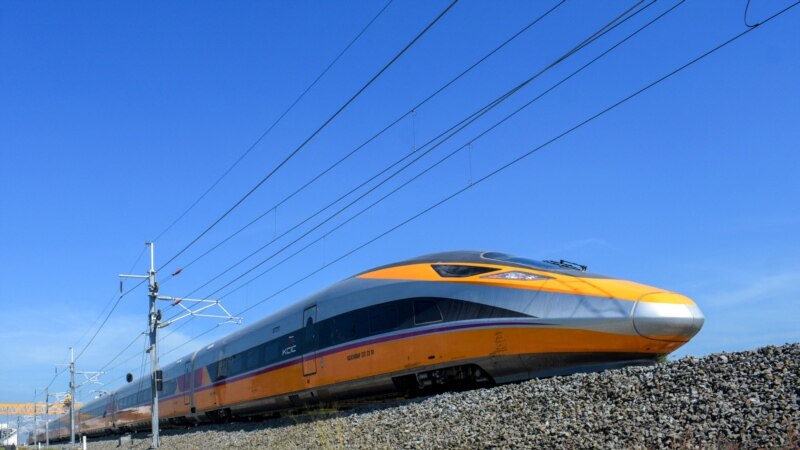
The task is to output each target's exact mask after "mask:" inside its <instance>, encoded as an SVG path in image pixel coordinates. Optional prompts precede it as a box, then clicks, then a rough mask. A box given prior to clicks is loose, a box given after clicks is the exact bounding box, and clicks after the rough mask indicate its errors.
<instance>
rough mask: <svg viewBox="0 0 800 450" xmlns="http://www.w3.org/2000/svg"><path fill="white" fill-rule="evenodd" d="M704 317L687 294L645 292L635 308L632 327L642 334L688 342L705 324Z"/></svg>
mask: <svg viewBox="0 0 800 450" xmlns="http://www.w3.org/2000/svg"><path fill="white" fill-rule="evenodd" d="M704 321H705V317H704V316H703V313H702V312H700V308H698V307H697V305H696V304H695V303H694V302H693V301H691V300H690V299H689V298H688V297H685V296H683V295H680V294H674V293H669V292H655V293H651V294H645V295H643V296H642V297H640V298H639V300H638V301H637V302H636V305H635V306H634V310H633V327H634V328H635V329H636V332H637V333H639V334H640V335H641V336H643V337H646V338H649V339H657V340H661V341H680V342H686V341H688V340H689V339H691V338H692V337H693V336H694V335H695V334H697V332H698V331H700V328H702V327H703V322H704Z"/></svg>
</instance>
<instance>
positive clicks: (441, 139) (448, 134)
mask: <svg viewBox="0 0 800 450" xmlns="http://www.w3.org/2000/svg"><path fill="white" fill-rule="evenodd" d="M641 3H643V1H639V2H638V3H636V4H634V5H633V6H632V7H630V8H628V9H626V10H625V11H623V12H622V13H621V14H619V15H617V16H616V17H614V18H613V19H612V20H611V21H609V22H608V23H607V24H605V25H603V26H602V27H601V28H600V29H598V30H597V31H595V32H593V33H592V34H591V35H589V36H588V37H587V38H585V39H584V40H582V41H581V42H580V43H579V44H577V45H576V46H575V47H573V48H572V49H570V50H569V51H567V52H566V53H565V54H564V55H562V56H559V57H558V58H556V59H555V60H554V61H553V62H552V63H550V64H548V65H546V66H545V67H544V68H543V69H541V70H539V71H538V72H536V73H535V74H534V75H532V76H530V77H528V78H527V79H526V80H524V81H522V82H521V83H519V84H517V85H516V86H514V87H513V88H511V89H510V90H508V91H506V92H505V93H504V94H502V95H500V96H499V97H497V98H496V99H494V100H492V101H490V102H489V103H487V104H486V105H484V106H483V107H481V108H479V109H478V110H476V111H475V112H473V113H472V114H470V115H468V116H467V117H466V118H465V119H463V120H461V121H459V122H457V123H456V124H454V125H452V126H451V127H449V128H448V129H447V130H445V131H443V132H441V133H440V134H439V135H437V136H436V137H434V138H432V139H430V140H429V141H428V142H426V143H425V144H424V145H422V147H420V148H419V149H418V150H417V151H416V152H414V153H411V154H407V155H404V156H402V157H401V158H400V159H398V160H396V161H394V162H393V163H391V164H390V165H389V166H387V167H386V168H384V169H383V170H381V171H379V172H378V173H377V174H375V175H373V176H372V177H370V178H369V179H367V180H366V181H364V182H362V183H361V184H359V185H358V186H356V187H354V188H352V189H351V190H350V191H349V192H347V193H345V194H344V195H342V196H340V197H338V198H337V199H335V200H333V201H332V202H330V203H329V204H327V205H326V206H324V207H322V208H320V209H319V210H318V211H317V212H315V213H314V214H312V215H311V216H309V217H307V218H306V219H304V220H303V221H301V222H299V223H298V224H296V225H295V226H293V227H291V228H290V229H288V230H287V231H285V232H284V233H282V234H281V235H279V236H276V237H275V238H273V239H272V240H270V241H269V242H267V243H266V244H264V245H262V246H261V247H260V248H258V249H257V250H255V251H254V252H251V253H250V254H249V255H247V256H245V257H244V258H242V259H240V260H239V261H238V262H236V263H235V264H233V265H231V266H229V267H228V268H226V269H225V270H223V271H222V272H220V273H219V274H217V275H216V276H214V277H213V278H211V279H210V280H209V281H207V282H205V283H204V284H203V285H201V286H200V287H198V288H195V289H194V290H193V291H192V292H190V293H189V294H187V295H186V296H187V297H188V296H190V295H192V294H194V293H195V292H197V291H198V290H199V289H201V288H203V287H205V286H206V285H208V284H209V283H211V282H213V281H215V280H216V279H218V278H219V277H221V276H222V275H224V274H226V273H227V272H229V271H230V270H232V269H233V268H235V267H237V266H238V265H239V264H241V263H243V262H244V261H246V260H247V259H249V258H250V257H252V256H254V255H255V254H257V253H259V252H260V251H262V250H264V249H265V248H266V247H268V246H269V245H270V244H272V243H273V242H275V241H277V240H278V239H280V238H281V237H283V236H286V235H287V234H289V233H290V232H291V231H293V230H294V229H296V228H298V227H299V226H301V225H303V224H305V223H306V222H308V221H309V220H310V219H311V218H313V217H315V216H317V215H319V214H321V213H322V212H324V211H325V210H327V209H328V208H330V207H331V206H333V205H335V204H336V203H338V202H340V201H341V200H343V199H344V198H346V197H348V196H350V195H351V194H353V193H354V192H356V191H357V190H359V189H361V188H362V187H364V186H366V185H367V184H369V183H370V182H372V181H374V180H375V179H377V178H378V177H380V176H381V175H383V174H385V173H386V172H388V171H390V170H391V169H393V168H394V167H396V166H398V165H399V164H401V163H402V162H403V161H405V160H407V159H409V158H410V157H412V156H413V157H414V158H412V159H411V160H410V161H409V162H407V163H406V164H405V165H403V166H402V167H400V168H399V169H398V170H396V171H394V173H392V174H391V175H389V176H388V177H386V178H385V179H383V180H382V181H380V182H379V183H377V184H376V185H374V186H372V187H371V188H370V189H368V190H367V191H365V192H364V193H362V194H361V195H359V196H358V197H357V198H355V199H354V200H352V201H351V202H350V203H348V204H347V205H345V206H343V207H342V208H340V209H339V210H337V211H336V212H335V213H333V214H332V215H330V216H328V217H327V218H326V219H324V220H323V221H322V222H320V223H318V224H317V225H315V226H314V227H312V228H311V229H309V230H307V231H306V232H305V233H303V234H302V235H301V236H300V237H298V238H296V239H295V240H293V241H292V242H290V243H289V244H286V245H285V246H284V247H282V248H281V249H280V250H278V251H276V252H274V253H272V254H271V255H270V256H269V257H267V258H266V259H262V260H261V262H259V263H258V264H256V265H255V266H253V267H251V268H250V269H248V270H247V271H246V272H244V273H243V274H240V275H239V276H237V277H236V278H234V279H233V280H232V281H230V282H228V283H227V284H225V285H224V286H222V287H220V288H218V289H216V290H215V291H214V292H212V293H210V294H208V295H207V296H205V298H209V297H210V296H213V295H215V294H216V293H218V292H219V291H221V290H222V289H224V288H226V287H228V286H229V285H230V284H232V283H234V282H236V281H238V280H239V279H241V278H242V277H243V276H245V275H247V274H248V273H250V272H252V271H253V270H255V269H256V268H258V267H260V266H261V265H263V264H264V263H266V262H268V261H269V260H270V259H271V258H273V257H274V256H276V255H277V254H279V253H281V252H282V251H284V250H286V249H287V248H288V247H290V246H291V245H293V244H295V243H297V242H299V241H300V240H301V239H303V238H304V237H306V236H308V235H309V234H311V233H312V232H313V231H315V230H317V229H319V228H320V227H321V226H322V225H324V224H325V223H328V222H329V221H330V220H332V219H334V218H335V217H337V216H338V215H339V214H341V213H342V212H344V211H345V210H347V209H348V208H350V207H351V206H353V205H354V204H356V203H357V202H358V201H360V200H362V199H363V198H365V197H366V196H367V195H369V194H370V193H372V192H374V191H375V190H376V189H378V188H379V187H381V186H382V185H384V184H385V183H387V182H388V181H390V180H391V179H393V178H394V177H395V176H397V175H398V174H400V173H402V172H403V171H405V170H406V169H408V168H409V167H411V166H412V165H413V164H414V163H416V162H417V161H419V160H421V159H422V158H423V157H425V156H426V155H428V154H429V153H430V152H432V151H433V150H435V149H436V148H438V147H439V146H441V145H442V144H444V143H445V142H447V141H449V140H450V139H451V138H452V137H454V136H455V135H457V134H458V133H459V132H460V131H462V130H464V129H465V128H467V127H468V126H469V125H471V124H472V123H474V122H475V121H476V120H478V119H479V118H481V117H483V116H484V115H485V114H486V113H488V112H489V111H491V110H492V109H494V108H495V107H497V106H498V105H500V104H501V103H502V102H504V101H506V100H507V99H509V98H511V96H513V95H514V94H516V93H518V92H519V91H520V90H521V89H523V88H524V87H525V86H527V85H528V84H530V83H531V82H533V81H534V80H536V79H537V78H539V77H540V76H541V75H542V74H544V73H545V72H547V71H548V70H550V69H552V68H553V67H555V66H557V65H558V64H559V63H561V62H563V61H564V60H566V59H567V58H568V57H569V56H571V55H573V54H575V53H576V52H577V51H579V50H580V49H582V48H584V47H586V46H587V45H589V44H591V43H592V42H594V41H595V40H597V39H598V38H600V37H601V36H603V35H604V34H605V33H607V32H609V31H611V30H613V29H614V28H615V27H617V26H619V25H621V24H622V23H624V22H625V21H627V20H628V19H630V18H632V17H634V16H635V15H636V14H638V13H639V12H641V11H644V10H645V9H646V8H648V7H649V6H651V5H652V4H653V3H654V2H651V3H649V4H648V5H646V6H645V7H644V8H641V9H639V10H637V11H636V12H635V13H634V14H630V15H629V13H630V12H631V11H632V10H633V8H635V7H636V6H638V5H640V4H641ZM434 143H435V144H434ZM425 148H427V149H426V150H425V151H421V150H422V149H425Z"/></svg>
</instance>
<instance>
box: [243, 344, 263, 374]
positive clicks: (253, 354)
mask: <svg viewBox="0 0 800 450" xmlns="http://www.w3.org/2000/svg"><path fill="white" fill-rule="evenodd" d="M259 350H260V347H253V348H251V349H250V350H248V351H247V355H246V358H247V363H246V364H245V365H246V366H247V370H253V369H255V368H256V367H258V366H259V365H261V364H260V361H259V360H260V358H259V355H258V354H259Z"/></svg>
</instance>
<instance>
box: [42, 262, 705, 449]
mask: <svg viewBox="0 0 800 450" xmlns="http://www.w3.org/2000/svg"><path fill="white" fill-rule="evenodd" d="M703 321H704V318H703V315H702V313H701V312H700V310H699V308H698V307H697V305H695V303H694V302H692V300H690V299H689V298H687V297H685V296H683V295H680V294H677V293H674V292H669V291H665V290H663V289H658V288H654V287H650V286H646V285H642V284H638V283H634V282H631V281H626V280H621V279H614V278H610V277H605V276H601V275H597V274H592V273H588V272H585V271H582V270H580V268H578V267H574V266H569V265H567V264H560V263H547V262H540V261H535V260H529V259H525V258H518V257H513V256H509V255H506V254H503V253H497V252H472V251H460V252H447V253H438V254H432V255H426V256H422V257H418V258H414V259H411V260H407V261H403V262H399V263H395V264H390V265H387V266H383V267H379V268H376V269H373V270H370V271H367V272H363V273H361V274H358V275H356V276H353V277H351V278H348V279H346V280H343V281H341V282H339V283H337V284H335V285H333V286H331V287H329V288H327V289H325V290H323V291H321V292H318V293H317V294H314V295H312V296H310V297H308V298H306V299H304V300H302V301H300V302H297V303H295V304H293V305H291V306H289V307H287V308H285V309H283V310H281V311H279V312H277V313H275V314H272V315H271V316H269V317H266V318H264V319H262V320H260V321H258V322H257V323H254V324H253V325H250V326H248V327H246V328H243V329H241V330H239V331H237V332H235V333H233V334H231V335H229V336H227V337H225V338H222V339H220V340H218V341H216V342H214V343H212V344H210V345H207V346H205V347H203V348H201V349H199V350H197V351H195V352H194V353H192V354H190V355H187V356H185V357H183V358H181V359H179V360H177V361H174V362H172V363H170V364H168V365H165V366H164V367H163V368H162V370H163V388H162V390H161V391H160V392H159V417H160V421H161V423H162V424H163V425H164V426H169V425H175V426H178V425H186V424H192V423H200V422H213V421H220V420H226V419H230V418H241V417H247V416H252V415H261V414H266V413H272V412H279V411H285V410H292V409H299V408H304V407H309V406H313V405H318V404H326V403H333V402H341V401H349V400H357V399H364V398H372V397H376V396H381V395H401V394H414V393H417V392H425V391H426V390H429V389H435V388H438V387H444V388H448V387H451V386H464V385H466V386H473V385H481V384H495V383H497V384H499V383H508V382H513V381H520V380H525V379H530V378H534V377H546V376H553V375H560V374H569V373H575V372H579V371H589V370H602V369H605V368H611V367H619V366H624V365H630V364H640V363H648V362H650V363H652V362H654V361H655V360H656V359H657V358H659V357H661V356H664V355H666V354H668V353H670V352H672V351H674V350H675V349H677V348H678V347H680V346H681V345H683V344H684V343H686V342H687V341H688V340H689V339H690V338H691V337H693V336H694V335H695V334H696V333H697V332H698V331H699V330H700V328H701V327H702V325H703ZM150 389H151V382H150V377H149V376H148V377H145V378H144V379H139V380H134V381H133V382H131V383H128V384H127V385H125V386H123V387H121V388H120V389H118V390H117V391H115V392H113V393H111V394H109V395H106V396H104V397H101V398H99V399H96V400H94V401H92V402H89V403H87V404H86V405H84V406H83V407H82V408H81V409H80V410H79V411H77V412H76V433H77V434H79V435H84V434H85V435H88V436H96V435H103V434H109V433H116V432H123V431H128V430H137V429H146V428H149V426H150V403H151V402H150V398H151V391H150ZM49 433H50V439H51V440H57V439H64V438H68V437H69V418H68V416H67V417H62V418H59V419H58V420H56V421H53V422H52V423H51V424H50V431H49ZM44 438H45V436H44V430H37V433H35V434H33V435H32V436H31V438H30V441H31V442H32V443H33V442H34V441H36V442H44Z"/></svg>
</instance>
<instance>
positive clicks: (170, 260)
mask: <svg viewBox="0 0 800 450" xmlns="http://www.w3.org/2000/svg"><path fill="white" fill-rule="evenodd" d="M456 3H458V0H453V1H452V2H451V3H450V4H449V5H448V6H447V7H446V8H445V9H444V11H442V12H441V13H440V14H439V15H438V16H437V17H436V18H435V19H433V21H432V22H431V23H429V24H428V26H426V27H425V28H424V29H423V30H422V31H421V32H419V33H418V34H417V35H416V36H415V37H414V39H412V40H411V42H409V43H408V44H407V45H406V46H405V47H404V48H403V49H402V50H400V52H399V53H397V54H396V55H395V56H394V57H393V58H392V59H391V60H390V61H389V62H388V63H386V64H385V65H384V66H383V68H381V69H380V70H379V71H378V73H376V74H375V75H374V76H373V77H372V78H371V79H370V80H369V81H367V83H366V84H364V85H363V86H362V87H361V88H360V89H359V90H358V91H356V93H355V94H353V95H352V96H351V97H350V99H348V100H347V101H346V102H345V103H344V104H343V105H342V106H341V107H339V109H338V110H336V112H334V113H333V115H331V116H330V117H329V118H328V119H327V120H325V122H323V123H322V125H320V126H319V128H317V129H316V131H314V132H313V133H311V135H310V136H309V137H308V138H306V140H305V141H303V143H301V144H300V145H299V146H298V147H297V148H295V149H294V150H293V151H292V152H291V153H289V155H287V156H286V157H285V158H284V159H283V160H282V161H281V162H280V163H279V164H278V165H277V166H275V168H273V169H272V170H271V171H270V172H269V173H268V174H267V175H266V176H264V177H263V178H262V179H261V181H259V182H258V183H256V185H255V186H253V187H252V188H251V189H250V190H249V191H248V192H247V193H246V194H245V195H244V196H242V197H241V198H240V199H239V200H237V201H236V203H234V204H233V206H231V207H230V208H229V209H228V210H227V211H225V212H224V213H223V214H222V215H221V216H220V217H219V218H217V219H216V220H215V221H214V222H212V223H211V225H209V226H208V227H207V228H206V229H205V230H203V231H202V232H201V233H200V234H199V235H197V236H196V237H195V238H194V239H192V240H191V241H190V242H189V243H188V244H186V246H184V247H183V248H182V249H181V250H180V251H179V252H178V253H176V254H175V255H173V256H172V257H171V258H170V259H168V260H167V262H165V263H164V264H163V265H162V266H161V267H160V268H159V269H158V270H159V271H160V270H161V269H163V268H164V267H165V266H167V265H169V264H170V263H171V262H172V261H174V260H175V259H176V258H177V257H179V256H180V255H182V254H183V253H184V252H185V251H186V250H188V249H189V248H190V247H191V246H192V245H194V244H195V243H196V242H197V241H198V240H200V238H202V237H203V236H205V235H206V233H208V232H209V231H211V229H212V228H214V227H215V226H216V225H217V224H218V223H220V222H221V221H222V220H223V219H224V218H225V217H227V216H228V214H230V213H231V212H233V210H234V209H236V208H237V207H238V206H239V205H241V204H242V203H243V202H244V201H245V200H246V199H247V198H248V197H250V195H252V194H253V192H255V191H256V190H257V189H258V188H259V187H261V186H262V185H263V184H264V183H266V182H267V180H269V179H270V178H272V175H274V174H275V173H276V172H277V171H278V170H280V169H281V168H282V167H283V166H284V165H285V164H286V163H287V162H289V160H290V159H292V157H294V156H295V155H296V154H297V153H298V152H300V150H301V149H303V147H305V146H306V144H308V143H309V142H310V141H311V140H312V139H314V137H316V136H317V134H319V133H320V132H321V131H322V130H323V129H324V128H325V127H327V126H328V124H330V123H331V122H332V121H333V120H334V119H335V118H336V117H337V116H338V115H339V114H340V113H341V112H342V111H344V110H345V109H346V108H347V107H348V106H350V104H351V103H353V101H355V99H356V98H358V96H360V95H361V93H363V92H364V91H365V90H366V89H367V88H368V87H369V86H370V85H371V84H372V83H373V82H375V80H377V79H378V78H379V77H380V76H381V75H383V73H384V72H385V71H386V70H388V69H389V67H391V66H392V64H394V63H395V61H397V60H398V59H400V57H401V56H402V55H403V54H405V52H406V51H408V49H410V48H411V47H412V46H413V45H414V44H415V43H416V42H417V41H418V40H419V39H420V38H422V36H423V35H424V34H425V33H426V32H427V31H428V30H430V29H431V28H432V27H433V26H434V25H435V24H436V23H437V22H438V21H439V20H440V19H441V18H442V17H444V16H445V14H447V13H448V12H449V11H450V9H452V8H453V7H454V6H455V5H456Z"/></svg>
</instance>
